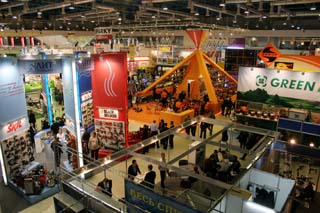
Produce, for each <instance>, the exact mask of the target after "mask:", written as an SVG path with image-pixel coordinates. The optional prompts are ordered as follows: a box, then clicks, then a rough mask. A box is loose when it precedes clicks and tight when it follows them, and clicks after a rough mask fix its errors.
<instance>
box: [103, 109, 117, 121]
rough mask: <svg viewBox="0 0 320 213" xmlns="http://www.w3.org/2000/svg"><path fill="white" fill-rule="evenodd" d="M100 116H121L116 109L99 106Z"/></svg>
mask: <svg viewBox="0 0 320 213" xmlns="http://www.w3.org/2000/svg"><path fill="white" fill-rule="evenodd" d="M99 117H100V118H111V119H118V118H119V111H118V110H116V109H106V108H99Z"/></svg>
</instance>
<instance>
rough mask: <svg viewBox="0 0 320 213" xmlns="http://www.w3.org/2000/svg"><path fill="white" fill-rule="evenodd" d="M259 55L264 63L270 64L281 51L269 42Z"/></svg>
mask: <svg viewBox="0 0 320 213" xmlns="http://www.w3.org/2000/svg"><path fill="white" fill-rule="evenodd" d="M258 56H259V57H260V59H261V60H263V61H264V63H265V64H266V65H267V66H269V65H270V64H271V63H272V62H274V61H275V60H276V59H277V58H278V57H279V56H280V53H279V51H278V50H277V49H276V48H275V47H274V46H273V44H271V43H269V44H268V45H267V46H266V47H265V48H263V49H262V50H261V51H260V52H259V53H258Z"/></svg>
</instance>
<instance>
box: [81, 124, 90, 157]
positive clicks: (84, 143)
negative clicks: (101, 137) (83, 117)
mask: <svg viewBox="0 0 320 213" xmlns="http://www.w3.org/2000/svg"><path fill="white" fill-rule="evenodd" d="M89 138H90V132H89V131H88V127H87V126H84V132H83V134H82V138H81V141H82V148H83V153H84V154H86V155H87V154H88V152H89V148H88V143H89Z"/></svg>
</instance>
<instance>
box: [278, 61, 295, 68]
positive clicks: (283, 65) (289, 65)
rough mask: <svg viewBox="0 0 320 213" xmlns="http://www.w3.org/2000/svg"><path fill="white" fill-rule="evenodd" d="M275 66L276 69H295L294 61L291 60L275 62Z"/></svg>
mask: <svg viewBox="0 0 320 213" xmlns="http://www.w3.org/2000/svg"><path fill="white" fill-rule="evenodd" d="M274 68H275V69H287V70H292V69H293V63H291V62H278V61H276V62H275V63H274Z"/></svg>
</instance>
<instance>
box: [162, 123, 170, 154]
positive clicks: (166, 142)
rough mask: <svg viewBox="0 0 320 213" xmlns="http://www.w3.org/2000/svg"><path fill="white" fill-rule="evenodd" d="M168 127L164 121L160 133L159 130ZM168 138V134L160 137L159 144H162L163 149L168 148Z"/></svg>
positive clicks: (163, 130)
mask: <svg viewBox="0 0 320 213" xmlns="http://www.w3.org/2000/svg"><path fill="white" fill-rule="evenodd" d="M168 129H169V128H168V124H167V123H164V126H163V128H161V129H160V133H161V132H165V131H167V130H168ZM168 140H169V136H166V137H164V138H162V139H161V144H162V145H163V148H164V149H167V148H168Z"/></svg>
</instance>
